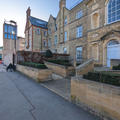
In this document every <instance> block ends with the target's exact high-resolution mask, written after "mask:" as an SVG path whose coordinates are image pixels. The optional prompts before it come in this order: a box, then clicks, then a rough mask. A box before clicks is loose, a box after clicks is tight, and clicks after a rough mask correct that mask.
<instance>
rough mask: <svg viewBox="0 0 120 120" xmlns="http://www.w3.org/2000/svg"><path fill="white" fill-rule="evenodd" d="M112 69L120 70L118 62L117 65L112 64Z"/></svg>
mask: <svg viewBox="0 0 120 120" xmlns="http://www.w3.org/2000/svg"><path fill="white" fill-rule="evenodd" d="M112 69H113V70H120V64H119V65H118V66H113V68H112Z"/></svg>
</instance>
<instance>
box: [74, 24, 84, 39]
mask: <svg viewBox="0 0 120 120" xmlns="http://www.w3.org/2000/svg"><path fill="white" fill-rule="evenodd" d="M82 35H83V26H79V27H77V33H76V37H77V38H79V37H82Z"/></svg>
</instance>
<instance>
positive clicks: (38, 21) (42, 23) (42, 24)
mask: <svg viewBox="0 0 120 120" xmlns="http://www.w3.org/2000/svg"><path fill="white" fill-rule="evenodd" d="M29 20H30V22H31V24H32V25H34V26H38V27H41V28H45V29H47V24H48V22H46V21H44V20H41V19H38V18H35V17H32V16H30V17H29Z"/></svg>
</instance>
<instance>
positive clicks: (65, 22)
mask: <svg viewBox="0 0 120 120" xmlns="http://www.w3.org/2000/svg"><path fill="white" fill-rule="evenodd" d="M66 24H67V16H66V17H65V21H64V25H66Z"/></svg>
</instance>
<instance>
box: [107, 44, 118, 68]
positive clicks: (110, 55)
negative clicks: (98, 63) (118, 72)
mask: <svg viewBox="0 0 120 120" xmlns="http://www.w3.org/2000/svg"><path fill="white" fill-rule="evenodd" d="M114 43H115V42H114ZM111 59H120V44H119V43H117V42H116V44H110V43H108V46H107V67H110V66H111V64H110V62H111Z"/></svg>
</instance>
